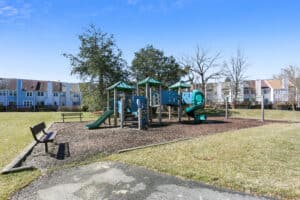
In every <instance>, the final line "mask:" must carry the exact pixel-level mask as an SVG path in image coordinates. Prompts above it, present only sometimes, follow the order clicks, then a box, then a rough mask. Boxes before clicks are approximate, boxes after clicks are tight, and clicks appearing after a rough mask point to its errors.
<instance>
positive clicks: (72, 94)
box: [0, 78, 81, 108]
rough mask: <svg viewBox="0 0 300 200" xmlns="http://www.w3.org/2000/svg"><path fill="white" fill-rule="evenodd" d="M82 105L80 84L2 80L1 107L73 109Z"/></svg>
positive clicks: (0, 84)
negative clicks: (63, 107)
mask: <svg viewBox="0 0 300 200" xmlns="http://www.w3.org/2000/svg"><path fill="white" fill-rule="evenodd" d="M80 104H81V94H80V89H79V84H78V83H64V82H55V81H40V80H27V79H6V78H0V106H4V107H9V106H14V107H16V108H24V107H25V108H30V107H37V106H54V107H58V108H59V107H61V106H65V107H73V106H79V105H80Z"/></svg>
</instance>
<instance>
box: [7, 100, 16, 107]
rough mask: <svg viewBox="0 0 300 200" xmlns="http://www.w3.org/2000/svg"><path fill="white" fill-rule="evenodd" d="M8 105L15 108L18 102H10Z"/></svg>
mask: <svg viewBox="0 0 300 200" xmlns="http://www.w3.org/2000/svg"><path fill="white" fill-rule="evenodd" d="M8 105H9V106H15V105H16V102H15V101H10V102H8Z"/></svg>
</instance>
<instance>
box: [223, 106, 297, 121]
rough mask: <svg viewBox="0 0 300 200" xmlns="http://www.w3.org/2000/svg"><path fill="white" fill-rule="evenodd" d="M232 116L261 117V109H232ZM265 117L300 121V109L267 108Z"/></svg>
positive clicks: (230, 111)
mask: <svg viewBox="0 0 300 200" xmlns="http://www.w3.org/2000/svg"><path fill="white" fill-rule="evenodd" d="M229 113H230V116H231V117H240V118H251V119H261V110H260V109H230V110H229ZM265 119H270V120H285V121H300V111H289V110H265Z"/></svg>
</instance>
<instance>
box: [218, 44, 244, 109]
mask: <svg viewBox="0 0 300 200" xmlns="http://www.w3.org/2000/svg"><path fill="white" fill-rule="evenodd" d="M246 70H247V61H246V58H245V57H244V55H243V53H242V52H241V50H240V49H238V50H237V53H236V55H235V56H232V57H231V59H230V61H229V63H227V62H225V63H224V70H223V72H224V75H225V77H227V78H229V79H230V87H231V91H232V95H233V106H234V107H235V105H236V102H237V99H238V95H239V90H240V87H241V85H242V83H243V82H244V81H245V79H246Z"/></svg>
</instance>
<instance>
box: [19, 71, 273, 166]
mask: <svg viewBox="0 0 300 200" xmlns="http://www.w3.org/2000/svg"><path fill="white" fill-rule="evenodd" d="M107 91H108V93H107V94H108V95H107V108H106V110H105V111H103V113H102V114H100V116H99V117H98V119H96V120H95V121H92V122H89V123H81V122H69V123H54V124H52V126H51V127H50V129H49V130H50V131H54V132H56V134H57V135H56V136H55V137H56V138H55V143H54V144H51V145H50V150H49V152H47V151H48V148H47V149H46V153H44V148H45V147H44V145H36V146H35V148H34V149H33V151H32V152H31V154H30V155H29V156H28V157H27V158H26V160H25V161H24V162H23V165H24V166H35V167H38V168H49V167H53V166H57V165H58V166H59V165H64V164H67V163H71V162H74V161H82V160H84V159H86V158H87V157H89V156H93V155H96V154H100V153H101V154H103V155H110V154H113V153H118V152H119V151H124V150H126V149H131V148H136V147H143V146H149V145H157V144H161V143H168V142H174V141H179V140H186V139H191V138H195V137H200V136H203V135H210V134H216V133H220V132H225V131H230V130H237V129H242V128H249V127H255V126H261V125H263V124H266V123H270V122H266V123H263V122H260V121H258V120H249V119H225V118H224V117H209V118H208V119H207V116H206V113H205V111H204V95H203V94H202V93H201V92H200V91H199V90H192V91H190V85H188V84H185V83H183V82H181V81H179V82H177V83H175V84H173V85H171V86H170V87H168V90H162V83H160V82H159V81H157V80H154V79H153V78H151V77H148V78H146V79H144V80H142V81H140V82H139V83H138V84H137V87H133V86H130V85H128V84H126V83H124V82H121V81H120V82H117V83H115V84H113V85H112V86H110V87H108V88H107ZM111 91H113V98H111V97H110V95H111V94H110V93H112V92H111ZM163 110H167V111H168V113H167V116H166V117H164V118H163V112H162V111H163ZM32 130H33V129H32ZM49 155H50V156H49ZM49 157H50V158H49Z"/></svg>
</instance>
